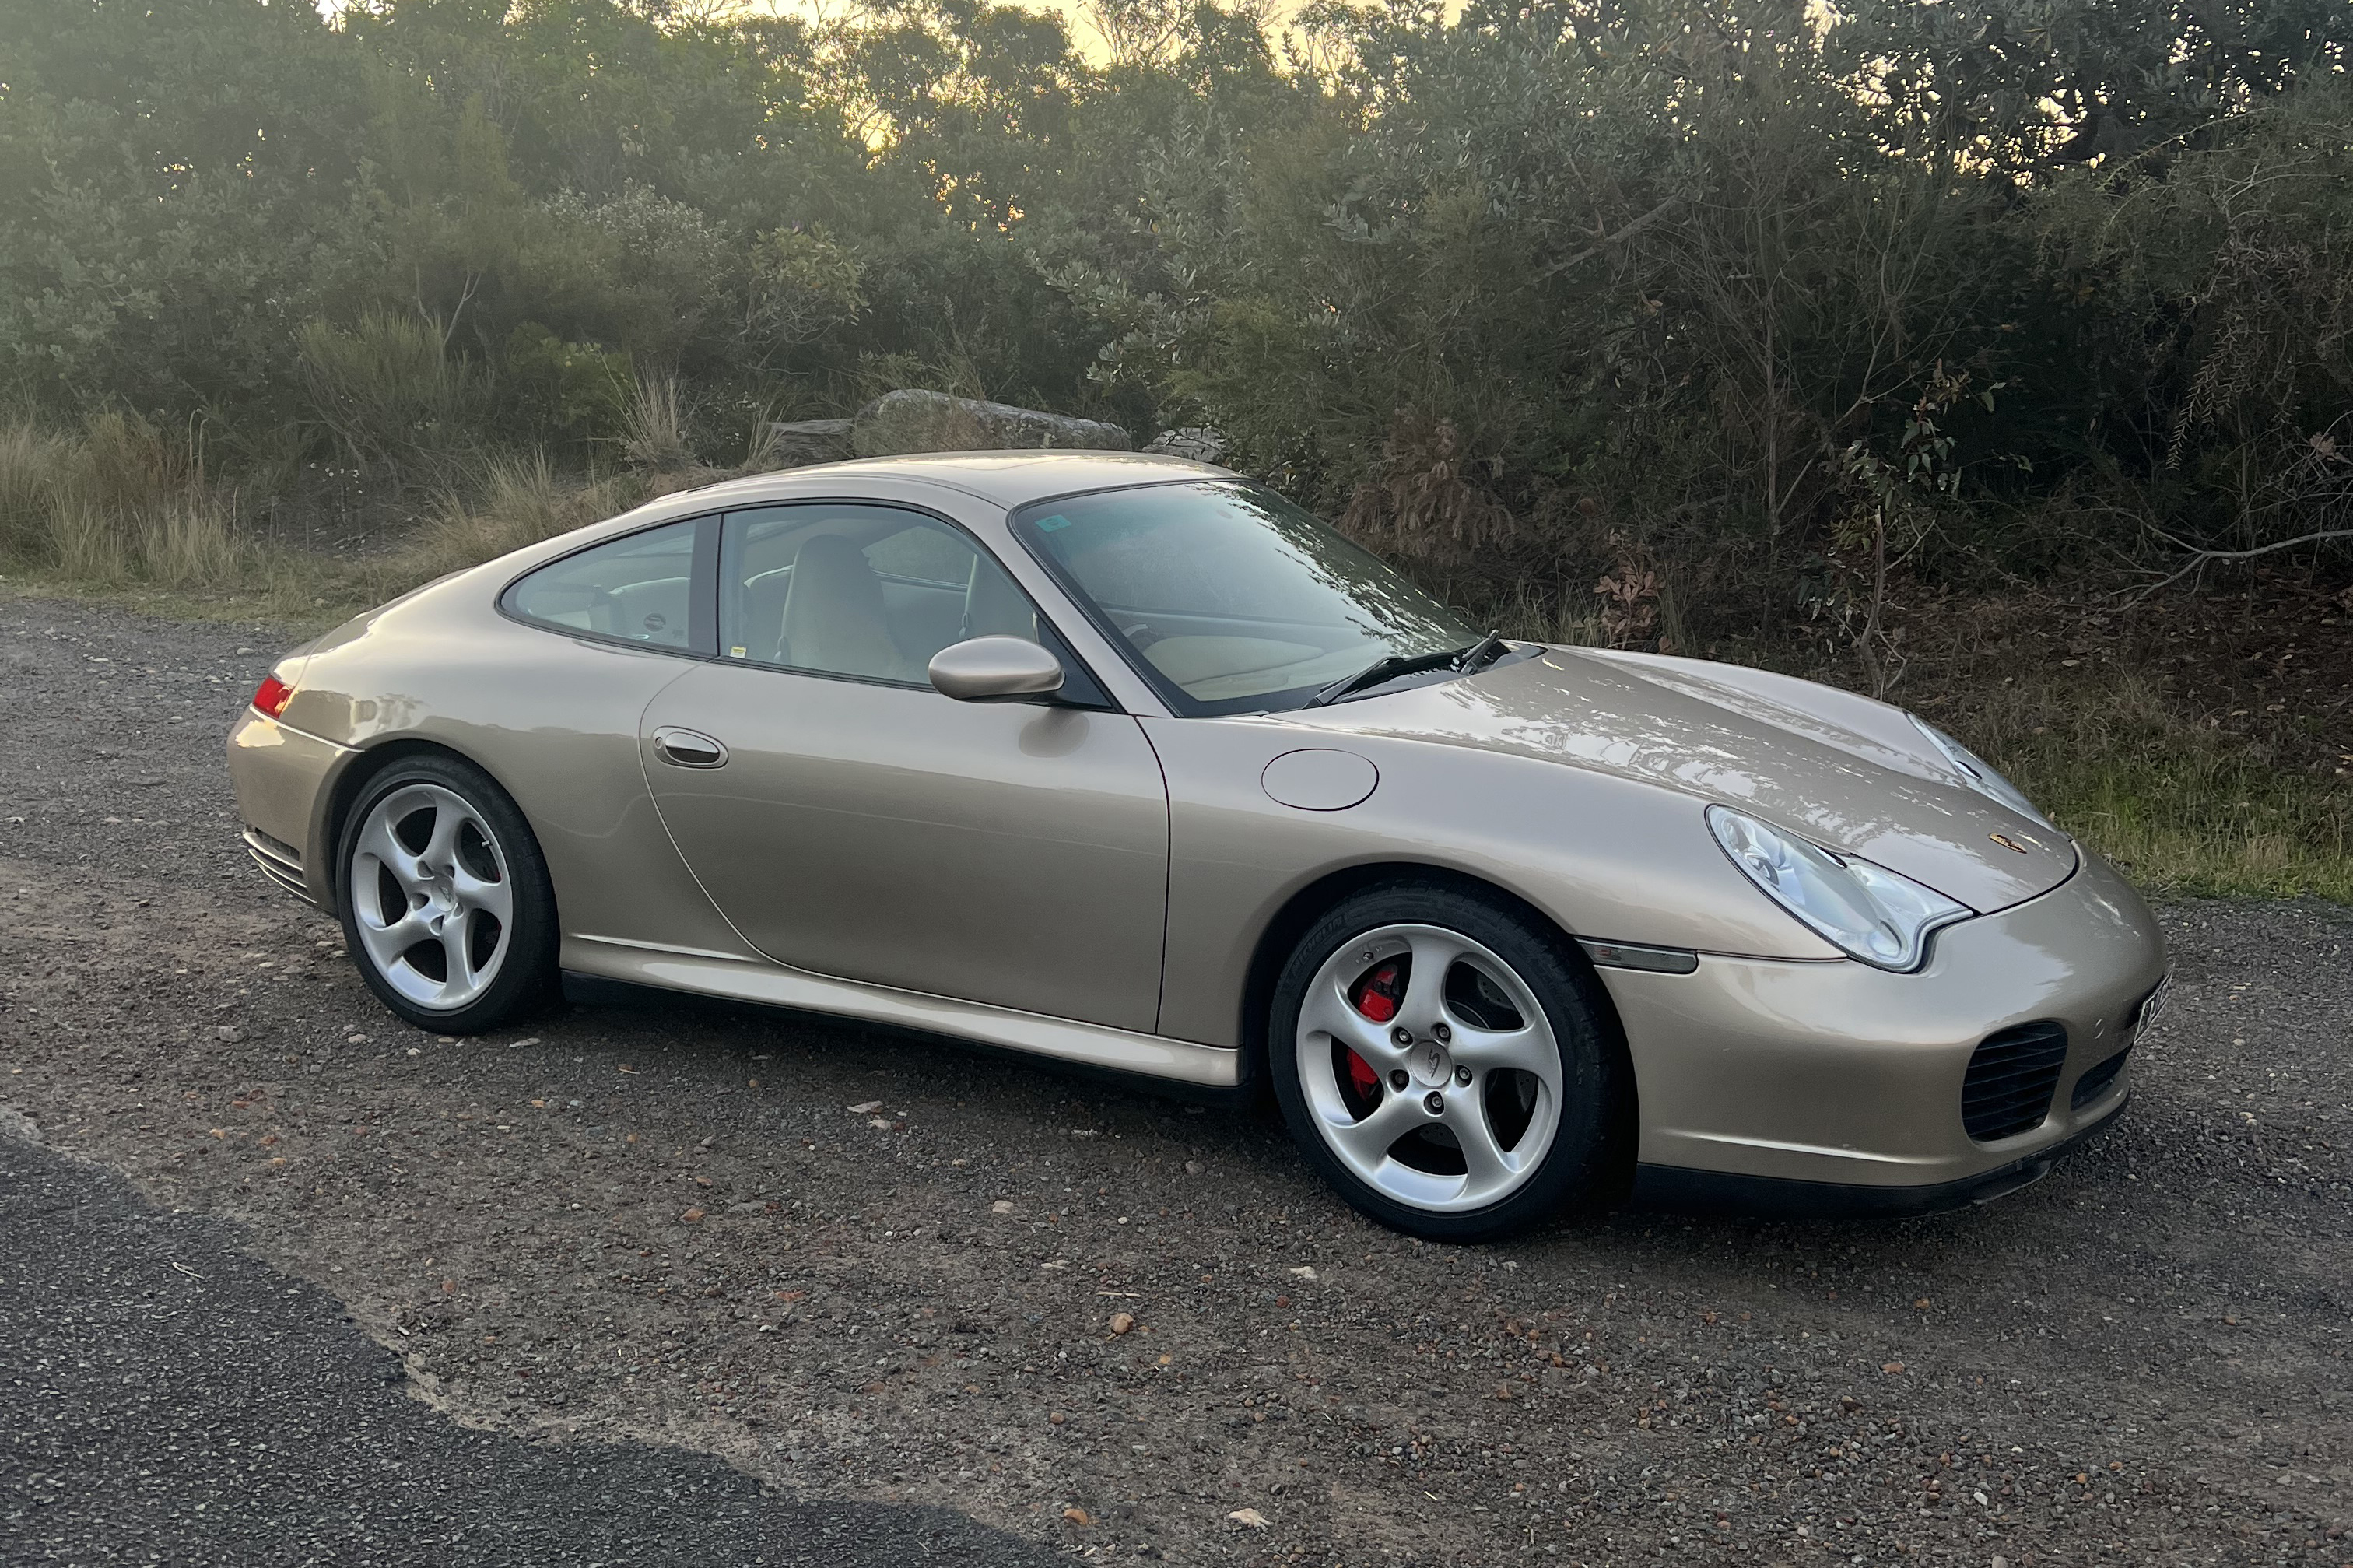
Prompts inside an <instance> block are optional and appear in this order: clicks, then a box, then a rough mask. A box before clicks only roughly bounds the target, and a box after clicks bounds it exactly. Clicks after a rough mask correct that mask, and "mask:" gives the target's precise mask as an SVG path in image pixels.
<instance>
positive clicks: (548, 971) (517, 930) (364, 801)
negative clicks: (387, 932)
mask: <svg viewBox="0 0 2353 1568" xmlns="http://www.w3.org/2000/svg"><path fill="white" fill-rule="evenodd" d="M419 785H424V786H430V787H433V788H436V789H442V790H447V791H448V792H449V793H450V794H452V795H455V796H456V797H458V798H459V800H460V801H462V802H463V803H464V805H465V806H466V807H467V808H469V809H470V810H472V811H473V812H474V813H475V814H476V815H477V816H478V817H479V818H480V821H481V824H482V825H485V826H487V827H488V828H489V829H490V830H491V835H494V836H495V839H496V853H497V855H498V857H499V860H500V862H501V865H500V869H501V871H502V873H503V875H502V877H501V880H503V881H504V882H506V883H507V884H508V886H509V890H510V896H511V900H512V913H511V918H509V919H507V920H504V921H501V922H500V923H499V924H500V925H501V927H503V943H504V947H503V951H502V953H501V956H500V957H499V958H498V960H497V963H498V967H497V969H496V972H495V973H494V974H493V975H492V976H491V978H490V980H489V981H488V983H487V984H486V985H485V986H484V987H483V988H482V989H481V991H480V993H479V994H478V995H474V996H472V997H470V999H469V1000H467V1001H465V1002H464V1003H463V1004H462V1005H459V1006H455V1007H450V1008H438V1007H433V1006H427V1005H423V1004H421V1003H420V1002H419V1001H416V1000H413V999H412V998H411V997H409V996H406V995H404V994H402V992H401V991H400V990H399V989H397V988H396V986H395V984H394V983H393V982H392V980H390V979H388V978H387V976H386V975H385V972H384V969H382V968H381V967H380V965H379V963H378V960H377V959H376V958H375V956H374V954H373V953H372V951H371V949H370V947H369V945H368V943H367V942H366V941H365V940H364V939H363V937H364V933H363V932H362V929H361V926H360V912H359V904H360V902H361V900H362V899H363V898H366V897H371V896H378V897H380V896H381V895H378V894H374V893H371V892H370V891H369V890H364V889H354V888H353V885H352V884H353V858H354V854H355V853H356V852H357V850H358V847H359V837H360V834H361V832H362V830H363V829H364V826H365V825H366V824H367V822H368V821H369V819H370V816H371V814H372V813H373V812H374V811H375V810H376V808H377V807H378V806H379V805H381V804H383V803H384V802H385V800H387V799H388V798H389V797H392V796H394V795H395V794H396V793H398V792H400V791H403V790H408V789H414V788H415V787H417V786H419ZM394 810H397V807H395V808H394ZM334 872H335V906H336V908H337V910H338V912H339V915H340V918H341V920H342V924H343V946H344V951H346V952H347V953H349V954H350V955H351V959H352V962H353V964H354V965H355V966H357V968H358V969H359V971H360V978H361V979H363V980H365V981H366V982H367V987H368V989H369V990H370V991H374V992H375V996H376V1000H377V1001H381V1002H383V1003H384V1005H385V1007H387V1008H389V1009H390V1010H391V1011H392V1012H395V1013H396V1014H398V1015H399V1016H400V1017H401V1018H402V1019H404V1020H406V1022H410V1023H413V1024H415V1025H416V1026H417V1028H419V1029H427V1030H431V1031H433V1032H435V1033H441V1034H479V1033H482V1032H483V1031H485V1030H490V1029H495V1028H498V1027H499V1026H500V1025H501V1024H503V1023H509V1022H514V1021H516V1020H518V1019H522V1018H524V1017H527V1016H529V1015H530V1014H531V1013H532V1012H535V1011H537V1010H538V1009H540V1008H542V1007H543V1006H545V1005H546V1004H547V1003H548V1002H549V1001H551V1000H552V999H553V998H554V996H555V995H556V994H558V984H559V981H558V976H557V971H556V948H557V940H558V936H559V932H558V927H557V925H556V914H555V891H554V885H553V884H552V883H551V882H550V881H549V878H548V874H547V862H546V860H545V859H544V857H543V856H542V855H541V853H540V849H539V840H538V839H537V838H536V837H535V836H534V835H533V832H532V831H531V825H530V824H529V823H528V822H526V821H524V820H523V815H522V810H520V809H518V808H517V807H516V805H515V803H514V801H513V800H512V798H511V797H509V796H508V794H507V792H506V791H505V790H504V789H501V788H500V787H499V786H498V784H497V782H496V781H494V780H493V779H491V776H490V775H489V774H487V773H485V772H483V771H482V770H481V769H480V768H477V767H475V766H474V765H473V764H472V763H470V762H467V761H465V760H463V759H461V758H456V757H452V756H449V755H448V754H447V753H442V752H426V753H419V754H417V755H414V756H409V757H404V758H400V759H399V760H397V761H395V762H392V763H390V764H388V765H386V766H385V768H383V769H382V770H381V771H380V772H378V773H376V774H375V776H374V777H372V778H370V779H368V780H367V782H366V783H365V784H364V785H363V786H362V787H361V789H360V791H359V795H358V798H357V799H356V800H353V803H352V809H351V810H349V811H348V812H346V813H345V814H344V818H343V828H342V831H341V832H339V833H338V834H337V835H336V845H335V866H334ZM386 891H387V892H388V891H389V890H386ZM381 913H382V910H381V908H380V909H379V914H381Z"/></svg>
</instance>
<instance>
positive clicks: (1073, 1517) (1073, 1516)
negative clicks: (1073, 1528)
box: [1062, 1508, 1094, 1530]
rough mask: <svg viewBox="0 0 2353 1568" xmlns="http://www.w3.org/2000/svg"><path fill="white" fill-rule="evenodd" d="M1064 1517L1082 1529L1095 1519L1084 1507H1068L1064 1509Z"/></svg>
mask: <svg viewBox="0 0 2353 1568" xmlns="http://www.w3.org/2000/svg"><path fill="white" fill-rule="evenodd" d="M1062 1518H1063V1520H1065V1521H1066V1522H1068V1523H1071V1524H1075V1525H1077V1526H1078V1527H1079V1528H1080V1529H1081V1530H1084V1529H1085V1528H1086V1527H1087V1526H1089V1525H1091V1524H1092V1523H1093V1522H1094V1520H1092V1519H1090V1518H1089V1517H1087V1510H1084V1509H1082V1508H1066V1509H1064V1510H1062Z"/></svg>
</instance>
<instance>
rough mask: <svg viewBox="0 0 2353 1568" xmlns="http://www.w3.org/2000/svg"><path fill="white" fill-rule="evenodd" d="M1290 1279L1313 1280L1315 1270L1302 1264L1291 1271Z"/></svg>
mask: <svg viewBox="0 0 2353 1568" xmlns="http://www.w3.org/2000/svg"><path fill="white" fill-rule="evenodd" d="M1291 1277H1292V1278H1293V1279H1313V1278H1314V1277H1315V1270H1314V1268H1313V1267H1310V1266H1307V1265H1305V1264H1302V1265H1301V1266H1298V1267H1297V1268H1294V1269H1293V1270H1292V1271H1291Z"/></svg>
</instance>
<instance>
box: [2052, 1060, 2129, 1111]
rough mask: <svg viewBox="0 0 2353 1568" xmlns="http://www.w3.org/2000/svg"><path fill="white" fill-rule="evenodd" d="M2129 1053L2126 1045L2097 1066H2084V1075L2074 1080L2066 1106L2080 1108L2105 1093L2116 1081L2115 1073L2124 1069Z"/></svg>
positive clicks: (2074, 1108)
mask: <svg viewBox="0 0 2353 1568" xmlns="http://www.w3.org/2000/svg"><path fill="white" fill-rule="evenodd" d="M2131 1054H2132V1047H2131V1046H2129V1045H2127V1046H2126V1047H2125V1048H2124V1049H2123V1050H2121V1051H2119V1052H2117V1053H2116V1054H2115V1055H2113V1056H2111V1057H2109V1058H2108V1059H2107V1060H2106V1061H2105V1062H2103V1063H2101V1064H2100V1065H2098V1066H2096V1067H2086V1068H2084V1075H2083V1076H2082V1077H2080V1078H2078V1079H2076V1080H2075V1092H2074V1093H2073V1095H2070V1096H2069V1097H2068V1099H2067V1104H2068V1107H2069V1108H2070V1109H2072V1110H2082V1109H2083V1108H2084V1107H2085V1106H2087V1105H2090V1104H2091V1103H2092V1102H2093V1101H2094V1100H2095V1099H2098V1098H2099V1097H2101V1096H2102V1095H2105V1094H2106V1093H2107V1092H2108V1086H2109V1085H2110V1084H2113V1083H2115V1082H2116V1075H2117V1074H2118V1073H2121V1072H2123V1071H2124V1070H2125V1058H2126V1057H2127V1056H2129V1055H2131Z"/></svg>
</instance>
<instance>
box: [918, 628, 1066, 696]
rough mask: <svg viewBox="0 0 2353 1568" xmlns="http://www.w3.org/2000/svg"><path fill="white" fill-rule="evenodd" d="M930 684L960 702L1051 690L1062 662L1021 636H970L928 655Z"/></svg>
mask: <svg viewBox="0 0 2353 1568" xmlns="http://www.w3.org/2000/svg"><path fill="white" fill-rule="evenodd" d="M930 673H931V677H932V684H933V686H934V687H935V688H937V689H938V690H939V691H940V693H941V694H944V695H946V696H951V697H954V698H955V700H956V701H958V702H960V703H1001V702H1008V701H1011V700H1013V699H1015V698H1018V697H1042V696H1050V695H1051V694H1054V693H1056V692H1059V691H1060V690H1061V689H1062V662H1061V661H1060V659H1057V658H1055V657H1054V655H1053V654H1051V653H1050V652H1047V651H1046V650H1045V649H1043V648H1040V647H1039V645H1038V644H1036V643H1035V642H1032V641H1029V639H1028V638H1026V637H972V638H967V639H965V641H962V642H956V643H951V644H950V645H949V646H947V647H945V648H943V649H941V650H940V651H939V652H936V653H934V654H933V655H932V663H931V672H930Z"/></svg>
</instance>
